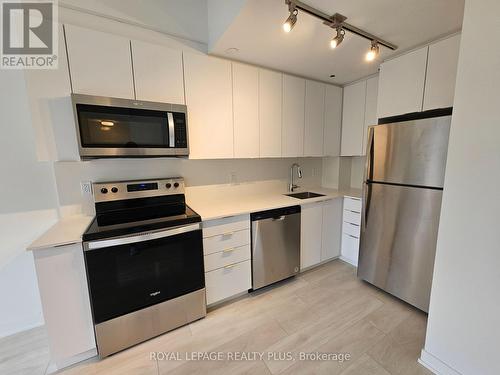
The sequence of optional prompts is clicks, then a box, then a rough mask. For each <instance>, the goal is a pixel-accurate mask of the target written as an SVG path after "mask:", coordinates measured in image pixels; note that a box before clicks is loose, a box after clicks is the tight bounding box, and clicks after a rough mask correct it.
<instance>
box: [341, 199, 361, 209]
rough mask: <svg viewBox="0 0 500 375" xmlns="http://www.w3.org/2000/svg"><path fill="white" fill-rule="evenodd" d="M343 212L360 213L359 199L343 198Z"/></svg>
mask: <svg viewBox="0 0 500 375" xmlns="http://www.w3.org/2000/svg"><path fill="white" fill-rule="evenodd" d="M344 210H348V211H355V212H361V199H355V198H348V197H345V198H344Z"/></svg>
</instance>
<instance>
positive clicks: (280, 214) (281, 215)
mask: <svg viewBox="0 0 500 375" xmlns="http://www.w3.org/2000/svg"><path fill="white" fill-rule="evenodd" d="M299 213H300V206H290V207H284V208H276V209H274V210H268V211H260V212H254V213H252V214H250V220H252V221H257V220H264V219H272V220H273V221H281V220H284V219H285V217H286V216H287V215H293V214H299Z"/></svg>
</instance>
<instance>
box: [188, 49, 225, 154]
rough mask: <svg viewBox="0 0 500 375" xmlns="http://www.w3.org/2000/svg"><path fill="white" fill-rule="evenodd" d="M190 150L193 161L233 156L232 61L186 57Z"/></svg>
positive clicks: (191, 55)
mask: <svg viewBox="0 0 500 375" xmlns="http://www.w3.org/2000/svg"><path fill="white" fill-rule="evenodd" d="M184 81H185V88H186V105H187V108H188V128H189V148H190V158H193V159H226V158H232V157H233V101H232V84H231V62H230V61H227V60H222V59H219V58H216V57H210V56H207V55H203V54H196V53H185V54H184Z"/></svg>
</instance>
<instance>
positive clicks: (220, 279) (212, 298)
mask: <svg viewBox="0 0 500 375" xmlns="http://www.w3.org/2000/svg"><path fill="white" fill-rule="evenodd" d="M205 286H206V290H207V305H210V304H212V303H215V302H218V301H221V300H223V299H225V298H229V297H231V296H234V295H236V294H239V293H242V292H246V291H247V290H248V289H250V288H251V287H252V275H251V264H250V261H249V260H246V261H244V262H241V263H236V264H234V265H231V266H227V267H224V268H220V269H217V270H214V271H210V272H207V273H205Z"/></svg>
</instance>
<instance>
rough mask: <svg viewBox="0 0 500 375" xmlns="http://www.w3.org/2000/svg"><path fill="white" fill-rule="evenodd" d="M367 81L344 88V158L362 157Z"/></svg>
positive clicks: (342, 149) (342, 153)
mask: <svg viewBox="0 0 500 375" xmlns="http://www.w3.org/2000/svg"><path fill="white" fill-rule="evenodd" d="M365 101H366V81H361V82H358V83H355V84H354V85H350V86H346V87H344V104H343V109H344V110H343V113H342V146H341V155H342V156H359V155H362V153H363V152H362V149H363V132H364V128H365Z"/></svg>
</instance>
